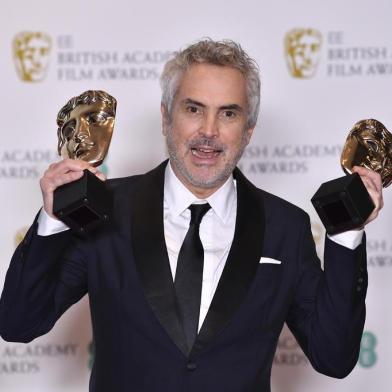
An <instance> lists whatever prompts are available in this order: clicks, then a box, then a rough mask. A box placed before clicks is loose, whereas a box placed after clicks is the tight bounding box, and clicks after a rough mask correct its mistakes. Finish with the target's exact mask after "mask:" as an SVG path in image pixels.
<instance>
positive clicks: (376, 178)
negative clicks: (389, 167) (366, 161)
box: [352, 166, 382, 191]
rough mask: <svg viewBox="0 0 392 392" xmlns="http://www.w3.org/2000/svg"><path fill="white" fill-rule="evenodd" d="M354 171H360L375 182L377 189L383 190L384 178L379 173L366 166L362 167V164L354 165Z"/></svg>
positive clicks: (362, 175) (361, 174)
mask: <svg viewBox="0 0 392 392" xmlns="http://www.w3.org/2000/svg"><path fill="white" fill-rule="evenodd" d="M352 171H353V172H354V173H358V174H359V175H360V176H361V177H366V178H368V179H369V180H371V181H372V182H373V184H374V185H375V187H376V189H378V190H379V191H381V189H382V179H381V176H380V174H379V173H377V172H375V171H373V170H370V169H368V168H366V167H361V166H354V167H353V170H352Z"/></svg>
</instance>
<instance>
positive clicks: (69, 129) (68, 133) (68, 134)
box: [61, 121, 75, 140]
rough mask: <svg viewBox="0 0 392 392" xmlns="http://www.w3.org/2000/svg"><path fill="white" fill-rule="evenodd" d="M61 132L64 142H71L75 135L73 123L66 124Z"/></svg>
mask: <svg viewBox="0 0 392 392" xmlns="http://www.w3.org/2000/svg"><path fill="white" fill-rule="evenodd" d="M61 132H62V134H63V136H64V138H65V139H66V140H71V139H72V137H73V135H74V133H75V121H70V122H68V123H66V124H65V126H64V127H63V129H62V131H61Z"/></svg>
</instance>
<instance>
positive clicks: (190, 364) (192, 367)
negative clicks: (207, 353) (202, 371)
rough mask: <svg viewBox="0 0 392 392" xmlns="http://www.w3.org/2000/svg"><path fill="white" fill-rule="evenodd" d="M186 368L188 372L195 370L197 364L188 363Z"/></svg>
mask: <svg viewBox="0 0 392 392" xmlns="http://www.w3.org/2000/svg"><path fill="white" fill-rule="evenodd" d="M186 368H187V369H188V370H195V369H196V368H197V365H196V364H195V362H188V363H187V364H186Z"/></svg>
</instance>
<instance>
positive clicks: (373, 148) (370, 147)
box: [366, 140, 378, 152]
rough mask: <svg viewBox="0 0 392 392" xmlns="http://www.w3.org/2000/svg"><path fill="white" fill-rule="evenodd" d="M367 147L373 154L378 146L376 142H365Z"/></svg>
mask: <svg viewBox="0 0 392 392" xmlns="http://www.w3.org/2000/svg"><path fill="white" fill-rule="evenodd" d="M366 144H367V147H368V148H369V149H370V150H371V151H373V152H377V151H378V144H377V143H376V142H374V141H373V140H367V143H366Z"/></svg>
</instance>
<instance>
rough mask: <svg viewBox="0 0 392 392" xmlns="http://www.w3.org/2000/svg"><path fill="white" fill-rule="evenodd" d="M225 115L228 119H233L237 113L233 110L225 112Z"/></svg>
mask: <svg viewBox="0 0 392 392" xmlns="http://www.w3.org/2000/svg"><path fill="white" fill-rule="evenodd" d="M223 114H224V116H225V117H227V118H233V117H235V116H236V113H235V112H233V111H232V110H225V111H224V112H223Z"/></svg>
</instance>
